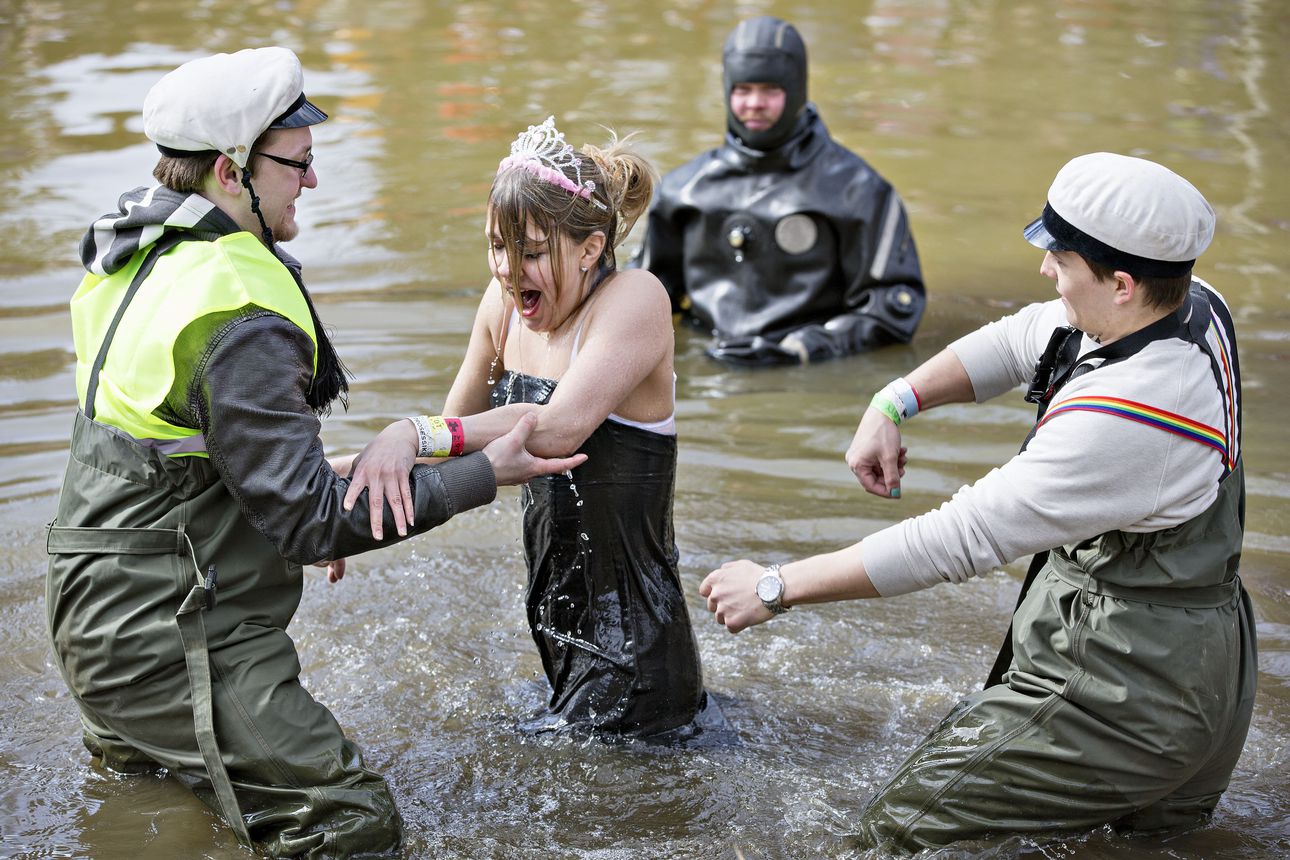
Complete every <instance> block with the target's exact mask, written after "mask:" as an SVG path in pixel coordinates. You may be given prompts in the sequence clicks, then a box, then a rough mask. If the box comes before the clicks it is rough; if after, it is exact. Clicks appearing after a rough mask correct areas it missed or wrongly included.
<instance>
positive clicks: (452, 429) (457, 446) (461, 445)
mask: <svg viewBox="0 0 1290 860" xmlns="http://www.w3.org/2000/svg"><path fill="white" fill-rule="evenodd" d="M443 423H445V424H447V425H448V432H449V433H451V434H452V453H451V454H450V456H452V457H460V456H461V452H462V451H464V450H466V433H465V431H464V430H462V429H461V419H460V418H445V419H443Z"/></svg>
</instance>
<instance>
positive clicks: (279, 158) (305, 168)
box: [256, 152, 314, 179]
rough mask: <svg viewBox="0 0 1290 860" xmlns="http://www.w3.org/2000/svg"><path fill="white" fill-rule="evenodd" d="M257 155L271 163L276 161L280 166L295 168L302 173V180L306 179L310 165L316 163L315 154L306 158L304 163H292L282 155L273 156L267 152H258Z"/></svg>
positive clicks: (310, 154)
mask: <svg viewBox="0 0 1290 860" xmlns="http://www.w3.org/2000/svg"><path fill="white" fill-rule="evenodd" d="M256 155H263V156H264V157H265V158H267V159H269V161H276V162H278V164H285V165H286V166H287V167H294V168H295V169H296V170H299V171H300V178H301V179H304V178H305V176H307V175H308V173H309V165H311V164H313V163H314V154H313V153H312V152H311V153H309V154H308V155H306V156H305V160H304V161H292V160H291V159H290V158H283V157H282V156H281V155H271V154H269V153H267V152H257V153H256Z"/></svg>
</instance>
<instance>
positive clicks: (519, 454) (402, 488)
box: [344, 281, 586, 539]
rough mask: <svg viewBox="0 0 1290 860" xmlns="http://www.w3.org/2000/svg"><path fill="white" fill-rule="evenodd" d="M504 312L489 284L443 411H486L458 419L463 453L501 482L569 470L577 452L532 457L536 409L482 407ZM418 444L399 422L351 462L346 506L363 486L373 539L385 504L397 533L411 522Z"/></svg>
mask: <svg viewBox="0 0 1290 860" xmlns="http://www.w3.org/2000/svg"><path fill="white" fill-rule="evenodd" d="M505 309H506V308H505V297H504V296H503V295H502V291H501V289H500V287H498V285H497V282H496V281H494V282H493V283H492V284H490V285H489V287H488V289H487V290H486V291H485V293H484V298H483V299H482V300H481V301H480V306H479V311H478V312H477V313H476V316H475V325H474V327H473V328H472V330H471V335H470V344H469V346H468V347H467V349H466V357H465V359H464V360H463V361H462V366H461V369H460V370H459V371H458V372H457V378H456V381H454V383H453V387H452V389H451V391H450V393H449V395H448V403H447V404H446V408H445V412H447V413H448V414H449V415H451V414H453V412H452V411H451V410H454V409H455V410H459V411H458V412H457V414H464V413H467V412H468V411H472V410H473V411H477V412H481V413H482V414H483V415H488V416H490V418H489V419H488V420H486V421H477V422H474V423H472V420H471V419H469V418H466V419H463V420H462V429H463V430H464V431H465V438H464V440H463V442H464V445H463V453H467V454H469V453H471V452H474V451H483V453H484V455H485V456H486V457H487V458H488V460H489V463H490V464H491V465H492V467H493V472H494V475H495V476H496V480H497V484H498V486H503V485H507V484H522V483H524V482H525V481H527V480H529V479H530V478H534V477H537V476H538V475H549V474H553V473H556V472H563V471H567V470H569V469H572V468H574V467H576V466H578V465H580V464H581V463H582V462H583V461H584V460H585V459H586V458H585V457H583V456H581V455H579V456H576V457H558V458H554V459H543V458H541V457H534V456H532V455H531V454H529V452H528V450H526V449H525V445H526V444H527V443H528V439H529V434H531V433H532V431H533V423H532V421H531V420H530V421H528V422H524V421H522V419H523V418H524V416H525V415H526V414H529V413H531V412H533V411H534V410H535V409H536V407H529V406H525V407H524V408H517V409H511V410H510V411H508V412H507V413H506V414H503V415H497V414H491V413H488V412H483V410H486V409H487V408H488V390H489V383H488V381H487V380H488V379H489V375H490V373H500V372H501V370H502V368H501V366H500V358H498V360H497V362H496V363H494V359H495V358H497V357H498V353H499V351H500V348H501V342H500V340H499V338H500V336H501V335H500V331H501V330H500V328H496V326H500V325H501V321H502V320H503V319H504V318H503V317H502V313H503V312H504V311H505ZM494 412H496V410H494ZM418 443H419V440H418V436H417V431H416V428H415V427H414V426H413V424H412V422H411V421H409V420H407V419H400V420H398V421H395V422H394V423H393V424H390V425H389V426H388V427H386V428H385V429H384V430H382V431H381V432H380V434H378V435H377V437H376V438H375V439H373V440H372V441H371V442H369V443H368V445H367V447H365V448H364V449H363V451H362V453H361V454H359V455H358V457H357V459H356V460H355V461H354V464H353V467H352V468H353V480H352V481H351V483H350V486H349V490H348V492H346V494H345V499H344V506H345V509H346V510H349V509H350V508H352V507H353V506H354V505H355V504H357V503H358V502H359V500H360V497H361V495H362V492H363V490H367V491H368V507H369V511H370V526H371V530H372V535H373V537H376V538H378V539H379V538H380V536H381V534H382V533H383V530H384V509H385V506H386V502H388V503H389V507H390V509H391V515H392V518H393V524H394V527H395V529H396V530H397V531H398V533H399V534H400V535H402V534H405V533H406V531H407V529H408V528H411V527H413V526H414V525H415V517H414V510H413V507H412V499H411V494H410V493H409V473H410V470H411V469H412V466H413V464H414V463H415V462H416V456H417V452H418ZM517 446H518V447H517ZM449 462H451V461H449Z"/></svg>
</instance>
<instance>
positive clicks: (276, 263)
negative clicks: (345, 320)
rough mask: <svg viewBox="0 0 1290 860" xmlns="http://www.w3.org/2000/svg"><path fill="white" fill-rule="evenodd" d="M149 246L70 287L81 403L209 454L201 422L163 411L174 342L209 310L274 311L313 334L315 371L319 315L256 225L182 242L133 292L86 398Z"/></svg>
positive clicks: (119, 424) (173, 446)
mask: <svg viewBox="0 0 1290 860" xmlns="http://www.w3.org/2000/svg"><path fill="white" fill-rule="evenodd" d="M146 254H147V250H146V249H144V250H140V251H139V252H137V253H136V254H135V255H134V257H133V258H132V259H131V260H130V262H129V263H128V264H127V265H126V266H125V268H123V269H121V270H119V271H117V272H114V273H113V274H111V275H109V276H107V277H100V276H98V275H95V274H92V273H87V274H86V275H85V277H84V278H83V279H82V280H81V284H80V286H79V287H78V288H77V290H76V294H75V295H74V296H72V302H71V312H72V336H73V339H74V341H75V344H76V391H77V399H78V401H79V402H80V403H81V404H82V406H83V407H89V406H92V407H93V408H92V409H87V411H89V412H92V414H93V417H94V420H95V421H98V422H99V423H101V424H106V425H108V426H111V427H115V428H116V429H118V430H120V431H122V432H123V433H126V434H128V435H130V436H132V437H133V438H135V439H136V440H138V441H140V442H142V443H143V444H146V445H150V446H152V447H156V448H159V449H160V450H162V451H163V452H164V453H166V454H168V455H170V456H200V457H205V456H206V451H205V445H204V443H203V440H201V439H200V438H199V437H200V435H201V431H200V430H199V429H198V428H195V427H184V426H181V425H177V424H171V423H170V422H168V421H167V420H165V419H164V418H162V417H160V416H159V415H158V410H159V407H160V406H161V405H162V403H163V402H164V401H165V399H166V396H167V395H168V394H169V393H170V391H171V389H172V388H173V386H174V384H175V376H176V367H175V349H176V345H177V342H178V341H179V338H180V336H181V335H182V334H183V332H184V330H185V329H186V328H188V327H189V326H190V325H192V324H193V323H194V322H196V321H198V320H200V319H202V318H203V317H205V316H208V315H210V314H223V313H230V312H237V311H239V310H242V309H245V308H259V309H263V310H266V311H270V312H272V313H275V314H278V315H279V316H282V317H284V318H286V319H287V320H289V321H291V322H292V323H293V324H295V325H296V326H298V327H299V328H300V329H301V330H302V331H304V332H305V333H306V334H307V335H309V339H310V340H311V341H313V344H314V371H315V372H317V369H318V338H317V334H316V332H315V331H314V324H313V318H312V316H311V315H310V313H309V305H308V303H307V302H306V301H305V297H304V295H303V294H302V293H301V291H300V288H299V287H298V286H297V285H296V282H295V279H294V278H292V276H291V273H290V272H289V271H288V270H287V268H286V266H284V265H283V264H282V262H281V261H280V260H278V259H277V258H276V257H275V256H273V254H272V253H271V252H270V251H269V249H268V248H266V247H265V246H264V244H263V243H262V242H261V241H260V240H259V239H258V238H256V237H255V236H253V235H252V234H250V233H245V232H240V233H232V234H229V235H227V236H221V237H220V238H218V239H216V240H214V241H210V242H207V241H200V240H194V241H188V242H181V243H180V244H178V245H176V246H175V247H174V248H172V249H171V250H170V251H168V252H167V253H165V254H163V255H162V256H160V257H159V258H158V259H157V261H156V265H155V266H154V267H153V270H152V272H151V273H150V274H149V275H148V276H147V277H146V278H145V279H144V281H143V283H142V284H141V285H140V287H139V290H138V292H137V293H136V294H135V295H134V297H133V298H132V299H131V300H130V304H129V307H128V308H127V309H126V311H125V315H124V316H123V317H122V318H121V322H120V324H119V325H118V327H117V329H116V332H115V334H113V336H112V343H111V345H110V346H109V349H108V353H107V356H106V358H105V360H104V362H103V368H102V369H101V370H100V371H99V382H98V389H97V392H96V395H95V398H94V403H93V404H86V403H85V396H86V389H87V388H88V385H89V379H90V374H91V371H92V370H93V364H94V361H95V360H96V358H97V356H98V352H99V348H100V346H101V344H102V342H103V338H104V337H105V336H106V334H107V332H108V329H109V327H110V325H111V323H112V319H113V317H114V316H115V315H116V312H117V308H118V307H120V304H121V301H122V299H123V298H124V297H125V294H126V291H127V289H128V288H129V286H130V283H131V281H133V280H134V276H135V273H136V272H137V271H138V270H139V267H140V265H141V264H142V263H143V259H144V257H145V256H146ZM204 346H205V345H204V344H203V347H204Z"/></svg>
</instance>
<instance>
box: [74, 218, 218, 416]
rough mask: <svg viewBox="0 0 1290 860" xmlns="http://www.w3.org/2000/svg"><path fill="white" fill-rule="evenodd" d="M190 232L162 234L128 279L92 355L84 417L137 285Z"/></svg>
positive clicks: (89, 411)
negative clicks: (105, 330) (100, 341)
mask: <svg viewBox="0 0 1290 860" xmlns="http://www.w3.org/2000/svg"><path fill="white" fill-rule="evenodd" d="M196 238H197V237H196V236H193V235H192V234H190V233H185V232H183V231H176V230H171V231H170V232H167V233H165V234H164V235H162V237H161V238H160V239H158V240H157V241H156V243H154V244H153V246H152V247H151V248H149V249H148V253H147V254H146V255H145V256H144V258H143V262H142V263H140V264H139V270H138V271H137V272H135V273H134V279H133V280H131V281H130V286H129V287H128V288H127V289H126V291H125V295H124V296H123V297H122V298H121V304H120V305H118V306H117V309H116V314H115V315H114V316H113V317H112V323H111V324H110V325H109V326H108V330H107V333H106V334H105V335H103V343H101V344H100V345H99V352H98V355H96V356H95V357H94V366H93V367H91V368H90V379H89V383H88V384H87V385H86V386H85V417H86V418H90V419H92V418H94V399H95V397H97V395H98V390H99V371H101V370H102V369H103V363H104V362H105V361H107V354H108V349H109V348H111V346H112V338H113V337H114V336H115V335H116V330H117V327H118V326H120V325H121V318H122V317H124V316H125V311H126V308H128V307H129V306H130V302H131V301H132V300H133V299H134V295H135V293H137V292H139V287H141V286H143V282H144V281H145V280H147V278H148V275H150V274H152V267H153V266H155V265H156V264H157V258H158V257H160V256H161V255H162V254H164V253H166V252H167V251H169V250H170V249H171V248H173V247H175V246H176V245H178V244H179V243H180V242H186V241H189V240H191V239H196Z"/></svg>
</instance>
